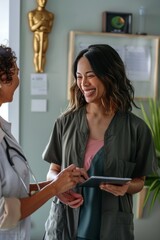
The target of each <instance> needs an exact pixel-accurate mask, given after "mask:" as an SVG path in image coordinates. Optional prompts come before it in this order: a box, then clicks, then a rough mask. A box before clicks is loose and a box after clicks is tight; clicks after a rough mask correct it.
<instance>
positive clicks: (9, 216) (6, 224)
mask: <svg viewBox="0 0 160 240" xmlns="http://www.w3.org/2000/svg"><path fill="white" fill-rule="evenodd" d="M20 217H21V203H20V200H19V199H17V198H4V197H2V198H1V199H0V229H1V230H5V229H10V228H14V227H15V226H16V225H17V223H18V221H19V220H20Z"/></svg>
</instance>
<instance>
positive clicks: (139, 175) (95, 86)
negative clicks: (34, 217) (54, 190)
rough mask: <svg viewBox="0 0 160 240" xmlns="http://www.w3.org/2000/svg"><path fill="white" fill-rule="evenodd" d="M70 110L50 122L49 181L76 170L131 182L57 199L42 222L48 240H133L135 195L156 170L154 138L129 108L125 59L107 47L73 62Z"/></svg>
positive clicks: (101, 46) (91, 50) (74, 192)
mask: <svg viewBox="0 0 160 240" xmlns="http://www.w3.org/2000/svg"><path fill="white" fill-rule="evenodd" d="M73 75H74V79H75V80H74V82H73V84H72V86H71V89H70V102H69V107H68V109H67V111H65V112H64V114H62V115H61V116H60V117H59V118H58V119H57V121H56V122H55V125H54V129H53V132H52V134H51V137H50V140H49V143H48V145H47V147H46V149H45V151H44V155H43V157H44V160H46V161H47V162H49V163H50V168H49V172H48V175H47V177H48V180H51V179H54V177H55V176H57V174H58V173H59V172H60V171H61V170H62V169H64V168H65V167H67V166H69V165H70V164H71V163H74V164H76V165H77V166H79V167H80V168H81V169H82V172H84V173H86V174H88V175H89V176H93V175H95V176H108V177H120V178H131V181H129V182H127V183H126V184H124V185H114V184H105V183H101V184H100V185H99V187H95V188H93V187H91V188H89V187H78V186H77V187H76V188H74V189H72V190H70V191H67V192H65V193H61V194H58V195H57V196H56V197H54V200H53V202H52V206H51V210H50V214H49V217H48V219H47V221H46V224H45V229H46V232H45V237H44V239H45V240H55V239H56V240H76V239H77V240H106V239H109V240H133V239H134V231H133V212H132V208H133V203H132V196H133V194H135V193H137V192H139V191H141V189H142V188H143V186H144V180H145V176H146V175H148V174H150V173H151V172H152V171H153V170H154V168H156V158H155V150H154V145H153V141H152V137H151V132H150V130H149V128H148V127H147V125H146V124H145V122H144V121H143V120H142V119H140V118H139V117H137V116H136V115H134V114H133V113H132V112H131V110H132V106H133V105H134V106H135V107H136V104H135V103H134V89H133V87H132V84H131V82H130V80H129V79H128V77H127V75H126V72H125V67H124V64H123V61H122V60H121V58H120V56H119V54H118V53H117V52H116V51H115V50H114V49H113V48H112V47H110V46H109V45H106V44H95V45H90V46H89V47H88V48H86V49H84V50H82V51H81V52H80V53H79V54H78V56H77V57H76V59H75V61H74V64H73Z"/></svg>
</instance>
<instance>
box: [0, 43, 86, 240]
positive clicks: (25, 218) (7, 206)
mask: <svg viewBox="0 0 160 240" xmlns="http://www.w3.org/2000/svg"><path fill="white" fill-rule="evenodd" d="M18 72H19V69H18V67H17V64H16V56H15V54H14V52H13V51H12V49H11V48H9V47H7V46H3V45H0V106H1V105H2V104H3V103H6V102H11V101H12V99H13V94H14V92H15V90H16V88H17V87H18V85H19V77H18ZM30 174H31V176H32V177H33V179H34V180H35V184H29V178H30V177H29V175H30ZM82 174H83V173H81V171H80V169H78V168H76V166H75V165H74V164H72V165H71V166H69V167H68V168H66V169H65V170H64V171H62V172H61V173H60V174H59V175H58V176H57V178H56V179H54V180H53V181H45V182H40V183H37V181H36V179H35V177H34V175H33V173H32V171H31V169H30V166H29V164H28V161H27V160H26V158H25V156H24V154H23V151H22V149H21V147H20V145H19V144H18V142H17V141H16V140H15V138H14V137H13V135H12V133H11V124H10V123H9V122H7V121H6V120H4V119H3V118H2V117H0V240H9V239H11V240H29V239H30V218H29V215H31V214H32V213H33V212H35V211H36V210H37V209H38V208H40V207H41V206H42V205H43V204H44V203H45V202H47V201H48V200H49V199H50V198H52V197H53V196H55V195H58V194H60V193H61V192H65V191H67V190H69V189H70V188H73V187H74V186H75V185H76V184H77V183H78V182H79V181H80V179H81V175H82Z"/></svg>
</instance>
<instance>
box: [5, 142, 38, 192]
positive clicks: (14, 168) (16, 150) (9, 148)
mask: <svg viewBox="0 0 160 240" xmlns="http://www.w3.org/2000/svg"><path fill="white" fill-rule="evenodd" d="M3 139H4V141H5V144H6V155H7V159H8V162H9V164H10V165H11V167H12V168H13V170H14V171H15V173H16V174H17V176H18V178H19V180H20V181H21V183H22V185H23V186H24V189H25V191H26V193H27V195H28V196H29V195H30V193H29V191H28V189H27V186H26V184H25V182H24V180H23V178H22V177H21V176H20V175H19V173H18V171H17V169H16V167H15V165H14V162H13V161H12V158H11V156H10V154H9V151H10V150H13V151H15V152H16V153H18V155H19V156H21V157H22V159H23V160H24V162H25V165H26V167H27V168H28V170H29V173H30V175H31V176H32V178H33V180H34V182H35V183H36V185H37V188H38V191H40V186H39V184H38V181H37V179H36V177H35V176H34V174H33V172H32V169H31V167H30V166H29V164H28V161H27V159H26V158H25V156H24V155H23V154H22V153H21V152H20V151H19V150H18V149H16V148H15V147H11V146H10V145H9V143H8V142H7V140H6V138H5V137H4V138H3Z"/></svg>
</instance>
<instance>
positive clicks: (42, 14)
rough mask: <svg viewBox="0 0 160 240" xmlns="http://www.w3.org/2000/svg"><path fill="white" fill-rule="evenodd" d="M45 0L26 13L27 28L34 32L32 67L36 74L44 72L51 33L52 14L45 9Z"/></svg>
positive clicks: (41, 0)
mask: <svg viewBox="0 0 160 240" xmlns="http://www.w3.org/2000/svg"><path fill="white" fill-rule="evenodd" d="M46 3H47V0H37V4H38V7H37V8H36V9H34V10H33V11H30V12H29V13H28V20H29V26H30V29H31V31H32V32H34V38H33V47H34V65H35V70H36V72H37V73H42V72H44V68H45V63H46V51H47V48H48V34H49V33H50V32H51V29H52V26H53V21H54V14H53V13H51V12H49V11H47V10H46V9H45V6H46Z"/></svg>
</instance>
